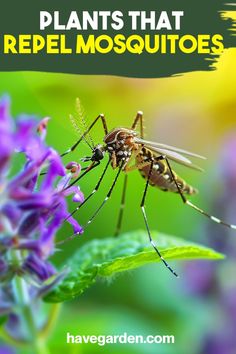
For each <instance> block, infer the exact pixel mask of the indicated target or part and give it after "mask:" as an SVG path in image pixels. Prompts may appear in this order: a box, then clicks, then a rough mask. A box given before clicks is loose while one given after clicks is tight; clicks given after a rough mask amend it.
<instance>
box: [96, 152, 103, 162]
mask: <svg viewBox="0 0 236 354" xmlns="http://www.w3.org/2000/svg"><path fill="white" fill-rule="evenodd" d="M95 157H96V160H102V159H103V153H102V151H101V150H100V149H96V150H95Z"/></svg>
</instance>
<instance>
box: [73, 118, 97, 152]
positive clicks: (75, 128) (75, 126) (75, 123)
mask: <svg viewBox="0 0 236 354" xmlns="http://www.w3.org/2000/svg"><path fill="white" fill-rule="evenodd" d="M69 118H70V121H71V123H72V126H73V128H74V130H75V131H76V132H77V133H78V134H79V135H82V137H83V140H84V141H85V142H86V144H87V145H88V146H89V147H90V149H91V150H92V149H93V146H92V145H91V144H90V143H89V142H88V140H87V138H86V136H84V135H83V133H82V131H81V129H80V128H79V125H78V122H77V121H76V119H75V117H74V116H72V114H70V115H69Z"/></svg>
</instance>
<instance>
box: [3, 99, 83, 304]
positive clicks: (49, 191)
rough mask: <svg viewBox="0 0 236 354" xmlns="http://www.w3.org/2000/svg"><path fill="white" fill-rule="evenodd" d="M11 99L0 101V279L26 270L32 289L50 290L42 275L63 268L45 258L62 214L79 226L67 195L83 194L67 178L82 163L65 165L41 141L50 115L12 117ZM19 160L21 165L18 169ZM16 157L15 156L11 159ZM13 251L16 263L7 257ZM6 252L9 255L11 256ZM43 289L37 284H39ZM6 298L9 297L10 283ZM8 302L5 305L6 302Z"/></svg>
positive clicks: (75, 197)
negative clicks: (42, 116)
mask: <svg viewBox="0 0 236 354" xmlns="http://www.w3.org/2000/svg"><path fill="white" fill-rule="evenodd" d="M9 106H10V101H9V98H8V97H3V98H2V99H1V101H0V232H1V238H0V280H2V281H3V280H5V279H6V278H7V277H10V276H11V277H14V275H15V274H18V276H19V275H20V276H24V277H26V279H30V278H32V279H34V282H36V283H37V284H38V285H37V287H38V288H37V289H38V291H35V289H33V285H32V284H34V283H32V282H31V283H30V284H31V285H30V287H31V290H30V291H31V293H32V294H35V296H37V294H39V293H42V289H47V290H50V286H49V283H50V282H49V283H48V282H47V285H46V286H45V284H44V283H45V281H46V280H48V279H49V278H52V285H55V284H56V281H55V277H58V280H61V279H62V275H61V273H59V274H57V271H56V269H55V268H54V267H53V266H52V264H51V263H50V262H49V261H48V258H49V256H51V255H52V254H53V253H54V251H55V242H54V240H55V235H56V233H57V231H58V230H59V228H60V227H61V226H62V224H63V222H64V221H65V220H66V221H67V222H69V223H70V224H71V226H72V228H73V232H74V233H78V234H79V233H82V232H83V229H82V227H81V226H80V225H79V224H78V222H77V221H76V220H75V219H74V218H73V217H72V216H70V213H69V211H68V209H67V202H66V197H67V196H69V195H72V200H73V201H74V202H76V203H77V202H82V201H83V198H84V197H83V194H82V192H81V191H80V189H79V187H78V186H74V185H73V186H71V187H70V181H71V180H72V179H73V178H76V177H77V176H78V174H79V173H80V165H78V164H77V163H75V162H73V163H72V162H71V163H70V164H69V165H68V166H67V168H65V167H64V166H63V163H62V161H61V158H60V155H59V154H58V153H57V152H56V151H55V150H54V149H53V148H51V147H49V146H47V144H46V143H45V137H46V128H47V123H48V121H49V118H44V119H43V120H41V122H38V121H37V120H36V119H35V118H34V117H31V116H26V115H22V116H20V117H18V118H17V119H16V120H13V119H12V118H11V115H10V112H9ZM22 158H23V159H24V161H23V168H21V169H19V170H18V171H15V170H16V166H20V165H21V164H22ZM13 161H14V162H13ZM14 252H15V254H16V253H17V255H18V261H17V262H16V261H14V266H12V265H11V264H10V263H9V259H10V258H12V253H13V254H14ZM9 255H10V256H9ZM40 289H41V290H40ZM6 291H8V292H9V294H8V295H9V296H8V303H7V305H9V302H11V301H13V298H12V292H11V289H9V287H7V290H6ZM6 291H5V292H4V289H2V294H0V295H1V296H0V308H3V309H4V308H5V307H6V306H4V301H5V299H6ZM8 307H9V306H7V308H8Z"/></svg>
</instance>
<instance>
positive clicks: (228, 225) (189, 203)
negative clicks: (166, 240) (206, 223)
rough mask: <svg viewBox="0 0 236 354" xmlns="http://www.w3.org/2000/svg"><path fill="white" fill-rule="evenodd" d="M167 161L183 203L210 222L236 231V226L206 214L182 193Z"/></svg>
mask: <svg viewBox="0 0 236 354" xmlns="http://www.w3.org/2000/svg"><path fill="white" fill-rule="evenodd" d="M165 160H166V163H167V165H168V168H169V171H170V174H171V177H172V178H173V181H174V182H175V185H176V188H177V190H178V194H179V195H180V197H181V199H182V201H183V203H184V204H187V205H189V206H190V207H191V208H193V209H195V210H196V211H198V212H199V213H201V214H202V215H205V216H206V217H207V218H208V219H210V220H212V221H214V222H216V223H217V224H222V225H224V226H227V227H229V228H230V229H234V230H236V225H233V224H228V223H226V222H224V221H223V220H220V219H218V218H217V217H215V216H213V215H210V214H208V213H206V212H205V211H204V210H203V209H201V208H199V207H198V206H197V205H195V204H193V203H192V202H190V201H189V200H188V199H187V198H186V197H185V195H184V194H183V192H182V190H181V188H180V186H179V185H178V182H177V180H176V178H175V175H174V173H173V171H172V168H171V166H170V163H169V161H168V159H167V158H165Z"/></svg>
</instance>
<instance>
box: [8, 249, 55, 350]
mask: <svg viewBox="0 0 236 354" xmlns="http://www.w3.org/2000/svg"><path fill="white" fill-rule="evenodd" d="M12 258H13V259H14V261H18V262H19V261H20V259H21V254H20V252H19V251H15V252H14V254H13V252H12ZM13 290H14V296H15V301H16V305H17V306H18V308H19V311H20V315H21V316H20V317H21V319H22V322H23V323H22V324H23V325H24V328H25V331H26V333H27V334H28V335H29V338H28V339H29V342H30V345H31V347H33V349H34V351H33V352H34V354H49V351H48V349H47V347H46V345H45V341H44V340H43V338H40V337H39V331H38V328H37V322H36V318H35V315H34V312H33V303H32V302H31V299H30V295H29V292H28V284H27V283H26V281H25V280H24V278H23V277H21V276H18V275H16V276H15V277H14V279H13Z"/></svg>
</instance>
